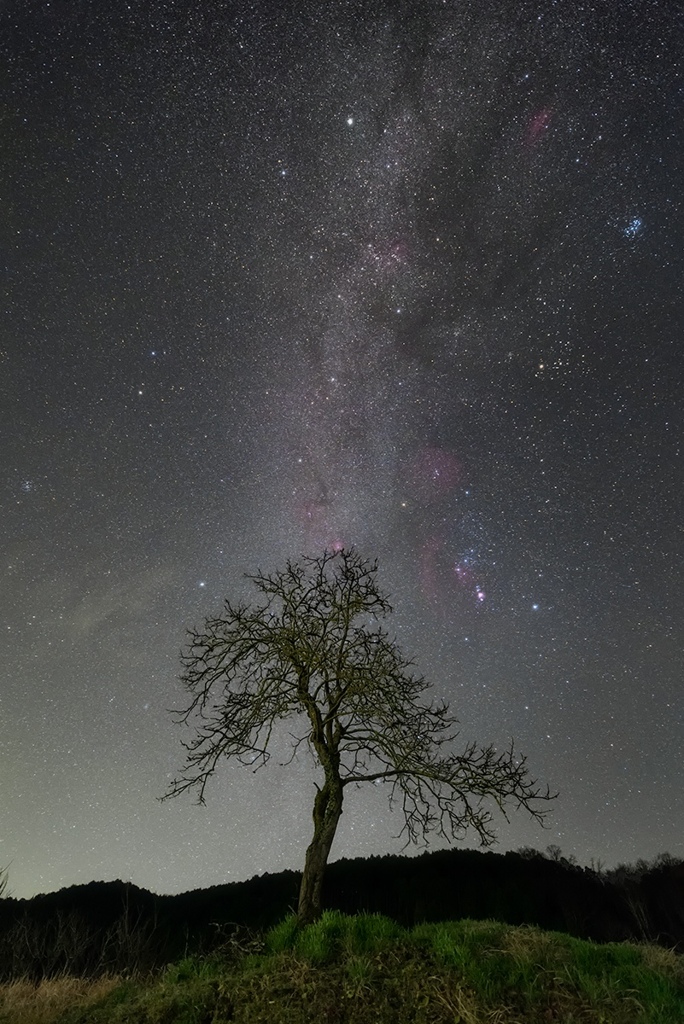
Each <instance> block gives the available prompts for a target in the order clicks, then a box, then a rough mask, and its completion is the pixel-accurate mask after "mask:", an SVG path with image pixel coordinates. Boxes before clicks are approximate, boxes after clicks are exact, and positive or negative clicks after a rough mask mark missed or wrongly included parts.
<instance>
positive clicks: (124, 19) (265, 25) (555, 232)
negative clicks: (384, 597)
mask: <svg viewBox="0 0 684 1024" xmlns="http://www.w3.org/2000/svg"><path fill="white" fill-rule="evenodd" d="M683 42H684V17H683V16H682V9H681V5H680V4H679V3H676V2H674V0H673V2H665V0H634V2H630V0H625V2H624V3H621V4H619V5H616V4H615V3H613V2H608V0H605V2H590V0H587V2H581V0H580V2H577V3H560V2H556V0H516V2H512V0H510V2H509V0H415V2H409V0H392V2H382V0H377V2H361V0H328V2H325V3H322V2H321V3H315V2H312V3H310V4H308V5H304V4H301V3H300V2H294V0H283V2H279V3H278V4H274V3H272V2H271V0H252V2H247V0H234V2H226V0H204V2H202V3H199V4H198V3H196V2H189V0H111V2H110V3H108V4H102V3H100V2H99V0H50V2H47V0H3V2H2V3H0V202H1V204H2V217H1V218H0V283H1V288H2V297H1V299H0V574H1V580H2V583H1V586H0V637H1V641H0V642H1V648H0V866H2V865H7V864H9V865H10V869H9V876H10V888H11V890H12V891H13V893H14V895H16V896H31V895H32V894H34V893H36V892H42V891H47V890H51V889H57V888H60V887H62V886H65V885H70V884H73V883H77V882H88V881H90V880H92V879H113V878H122V879H130V880H132V881H133V882H135V883H136V884H138V885H141V886H145V887H147V888H149V889H153V890H155V891H157V892H178V891H182V890H187V889H191V888H197V887H203V886H208V885H212V884H217V883H221V882H224V881H237V880H240V879H244V878H248V877H251V876H252V875H254V874H256V873H260V872H264V871H269V872H273V871H279V870H282V869H284V868H298V867H301V865H302V863H303V856H304V851H305V848H306V845H307V843H308V841H309V838H310V835H311V830H312V825H311V818H310V815H311V808H312V802H313V794H314V787H313V780H314V779H315V778H316V775H315V772H314V770H313V768H312V766H311V764H310V763H309V762H308V761H307V760H306V759H302V760H301V761H298V762H297V763H293V764H292V765H290V766H289V767H287V768H285V767H282V765H281V763H280V762H282V761H284V760H286V758H287V756H288V753H289V746H288V742H289V741H288V737H287V734H286V733H280V734H279V735H278V736H277V738H276V747H275V754H276V755H277V756H274V757H273V759H272V761H271V762H270V764H269V765H268V766H267V767H266V768H264V769H262V770H261V771H260V772H258V773H257V774H254V773H253V772H252V771H250V769H249V768H243V767H240V766H238V765H230V764H226V765H225V766H224V767H223V768H222V770H221V771H220V773H219V775H218V776H217V778H216V779H215V780H214V784H213V786H211V787H210V788H209V789H208V791H207V806H206V807H197V806H196V805H195V804H194V803H193V799H192V796H191V795H186V796H185V797H181V798H179V799H177V800H173V801H170V802H167V803H164V804H160V803H159V802H158V801H157V799H156V798H157V797H159V796H161V795H162V794H163V793H164V791H165V789H166V788H167V786H168V784H169V781H170V778H171V777H172V776H173V774H175V772H176V771H177V769H178V768H179V767H180V765H181V763H182V759H183V751H182V748H181V745H180V740H181V738H182V736H183V734H182V731H181V730H180V729H179V728H178V727H177V726H175V725H174V724H173V721H172V719H171V717H170V716H169V715H168V713H167V709H168V708H170V707H174V706H179V705H180V703H181V702H182V700H183V692H182V689H181V687H180V684H179V681H178V675H179V671H180V665H179V657H178V655H179V650H180V648H181V647H182V645H183V644H184V642H185V631H186V629H187V628H188V627H191V626H193V625H199V624H201V622H202V620H203V618H204V617H205V616H206V615H209V614H212V613H214V612H216V611H218V610H219V609H220V607H221V604H222V601H223V599H224V598H225V597H228V596H230V597H231V598H233V599H238V598H241V597H242V598H249V596H250V593H251V592H250V589H249V584H248V583H247V582H246V581H245V580H244V574H245V573H248V572H256V571H257V570H259V569H263V570H271V569H274V568H276V567H279V566H282V565H283V564H284V562H285V560H286V559H288V558H295V559H296V558H297V557H298V555H300V554H302V553H312V554H317V553H320V552H321V551H322V550H323V548H325V547H328V548H331V547H334V546H340V545H345V546H349V545H355V546H356V547H357V548H358V550H359V551H360V552H361V553H362V554H364V555H365V556H367V557H369V558H377V559H378V561H379V566H380V583H381V585H382V586H383V588H384V589H385V590H386V591H387V592H389V594H390V595H391V598H392V603H393V606H394V609H395V610H394V615H393V617H392V620H391V622H390V623H389V627H390V630H391V632H392V633H396V636H397V640H398V642H399V644H400V646H401V648H402V650H403V651H404V652H405V653H407V654H409V655H410V656H411V657H412V658H413V659H414V660H415V662H416V665H417V670H418V671H419V672H421V673H423V674H424V675H425V676H426V677H427V678H428V679H430V680H431V681H432V682H433V683H434V693H435V696H436V697H445V698H447V699H448V700H449V701H450V702H451V705H452V709H453V711H454V712H455V713H456V714H457V715H458V717H459V719H460V721H461V729H462V738H463V740H464V741H465V740H467V739H472V738H475V739H478V740H479V741H480V742H484V743H488V742H490V741H491V742H494V743H496V744H497V745H502V746H503V745H506V744H507V743H508V742H509V740H510V738H511V737H513V738H514V739H515V741H516V744H517V745H518V747H519V748H520V749H521V750H522V751H523V752H525V753H526V754H527V755H528V758H529V762H530V766H531V768H532V770H533V772H534V774H535V775H537V776H538V777H539V778H540V779H542V780H543V781H544V782H546V781H548V782H549V783H550V785H551V787H552V788H553V789H557V790H558V791H559V793H560V796H559V797H558V800H557V801H556V802H555V804H554V808H553V814H552V818H551V819H550V821H549V828H548V829H547V830H541V829H540V828H538V827H537V826H536V825H533V823H532V822H531V821H530V819H529V818H528V817H526V816H524V815H522V814H514V815H513V816H512V818H511V822H510V824H508V825H507V824H506V822H505V821H503V820H501V822H500V826H501V827H500V829H499V836H500V846H499V849H501V850H506V849H515V848H517V847H519V846H522V845H526V846H536V847H538V848H544V847H545V846H546V845H547V844H549V843H554V844H557V845H559V846H560V847H561V849H562V850H563V852H564V853H565V854H573V855H574V856H576V857H577V858H578V860H579V861H580V863H583V864H586V863H589V862H590V860H591V859H592V858H593V859H594V860H597V859H600V860H601V861H603V862H604V863H605V864H607V865H608V866H611V865H613V864H615V863H617V862H619V861H623V862H624V861H634V860H636V859H637V858H639V857H646V858H650V857H652V856H654V855H655V854H657V853H658V852H661V851H665V850H668V851H669V852H671V853H672V854H674V855H679V856H682V855H684V846H683V845H682V842H683V840H682V820H683V817H684V767H683V766H684V749H683V746H684V743H683V737H684V730H683V728H682V724H683V723H682V719H683V713H684V688H683V687H682V666H683V663H684V658H683V647H684V575H683V572H682V556H683V554H684V536H683V532H682V507H683V501H682V491H683V483H684V474H683V467H682V436H683V432H684V415H683V413H684V399H683V395H684V391H683V385H684V356H683V353H684V338H683V336H682V325H683V323H684V316H683V314H684V309H683V306H684V301H683V297H684V291H683V289H682V281H683V276H682V274H683V271H684V259H683V255H682V254H683V251H684V247H683V242H684V238H683V234H684V232H683V225H684V219H683V216H682V214H683V211H682V181H683V180H684V162H683V159H682V157H683V155H684V147H683V141H682V140H683V139H684V132H683V128H684V124H683V120H684V119H683V117H682V114H683V111H684V75H683V74H682V56H681V55H682V43H683ZM400 827H401V822H400V821H399V819H398V818H397V817H393V816H392V815H390V814H389V812H388V811H387V808H386V797H385V794H384V791H383V792H382V793H380V792H379V791H378V788H377V787H367V788H366V789H360V790H358V791H354V792H352V793H349V794H348V796H347V802H346V805H345V812H344V815H343V817H342V819H341V822H340V826H339V829H338V835H337V838H336V841H335V845H334V847H333V854H332V859H337V858H339V857H342V856H346V857H354V856H369V855H371V854H383V853H389V852H394V853H396V852H399V851H400V850H401V846H402V843H401V841H399V840H397V839H396V838H394V837H395V836H396V835H397V833H398V832H399V830H400ZM465 842H466V845H468V844H470V845H475V840H474V838H473V837H471V839H470V841H469V840H468V839H466V841H465ZM437 845H438V844H433V848H435V847H436V846H437Z"/></svg>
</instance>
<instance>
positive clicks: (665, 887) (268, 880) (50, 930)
mask: <svg viewBox="0 0 684 1024" xmlns="http://www.w3.org/2000/svg"><path fill="white" fill-rule="evenodd" d="M300 879H301V874H300V873H299V872H296V871H283V872H281V873H279V874H275V875H268V874H266V875H261V876H258V877H255V878H252V879H250V880H249V881H246V882H233V883H228V884H226V885H220V886H213V887H211V888H209V889H196V890H194V891H191V892H187V893H182V894H180V895H178V896H158V895H155V894H153V893H150V892H147V891H146V890H144V889H139V888H138V887H137V886H135V885H133V884H131V883H124V882H120V881H117V882H90V883H89V884H88V885H77V886H71V887H70V888H67V889H61V890H60V891H59V892H53V893H47V894H45V895H40V896H34V897H33V899H30V900H17V899H13V898H11V897H5V898H2V899H0V980H7V979H9V978H12V977H18V976H29V977H32V978H41V977H48V976H53V975H55V974H59V973H62V972H65V971H66V972H68V973H70V974H77V975H93V974H97V973H101V972H103V971H116V972H120V973H126V972H134V971H146V970H150V969H153V968H156V967H160V966H163V965H165V964H167V963H170V962H173V961H174V960H177V959H179V958H181V957H183V956H185V955H187V954H189V953H195V952H203V951H208V950H210V949H215V948H217V947H219V946H222V947H224V948H225V949H226V950H229V949H230V947H231V944H233V945H235V944H237V943H239V944H243V945H244V943H245V942H249V941H257V937H258V935H259V933H260V932H261V931H263V930H264V929H266V928H268V927H270V926H271V925H273V924H275V923H277V922H278V921H279V920H281V919H282V918H283V917H284V916H285V915H286V914H288V913H291V912H292V911H293V910H294V909H295V908H296V906H297V894H298V889H299V882H300ZM324 905H325V906H326V907H329V908H334V909H338V910H342V911H344V912H346V913H354V912H356V911H360V910H367V911H371V912H378V913H382V914H386V915H388V916H390V917H393V918H394V919H395V920H397V921H398V922H399V923H400V924H402V925H407V926H410V925H413V924H415V923H417V922H419V921H440V920H449V919H458V918H463V917H470V918H480V919H483V918H494V919H497V920H500V921H505V922H507V923H509V924H515V925H519V924H535V925H538V926H540V927H542V928H545V929H549V930H555V931H563V932H568V933H569V934H571V935H575V936H578V937H580V938H587V939H593V940H595V941H597V942H614V941H618V942H619V941H623V940H627V939H636V940H648V941H651V942H657V943H660V944H662V945H664V946H667V947H669V948H675V949H677V950H679V951H682V952H684V861H682V860H676V859H674V858H673V857H670V856H669V855H667V854H662V855H660V856H659V857H657V858H656V860H655V861H653V862H652V863H650V864H649V863H646V862H643V861H640V862H638V863H637V864H636V865H633V866H620V867H618V868H615V869H613V870H611V871H604V870H602V869H601V868H600V866H598V867H592V868H582V867H580V866H578V865H577V864H576V863H574V862H573V861H572V859H566V858H564V857H563V856H562V854H561V852H560V850H558V849H557V848H556V847H549V848H548V850H547V853H545V854H544V853H539V852H537V851H535V850H527V849H526V850H520V851H518V852H516V853H506V854H498V853H491V852H486V853H483V852H480V851H477V850H453V849H452V850H442V851H438V852H434V853H425V854H423V855H422V856H419V857H402V856H392V855H388V856H385V857H370V858H368V859H362V858H358V859H355V860H340V861H336V862H335V863H333V864H330V865H329V867H328V870H327V873H326V880H325V890H324Z"/></svg>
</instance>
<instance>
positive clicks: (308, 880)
mask: <svg viewBox="0 0 684 1024" xmlns="http://www.w3.org/2000/svg"><path fill="white" fill-rule="evenodd" d="M341 814H342V786H341V785H340V781H339V779H326V781H325V784H324V786H323V788H322V789H319V791H318V792H317V793H316V800H315V803H314V813H313V819H314V834H313V839H312V840H311V842H310V844H309V848H308V850H307V851H306V860H305V862H304V874H303V875H302V884H301V886H300V889H299V906H298V907H297V918H298V920H299V923H300V924H312V922H313V921H317V920H318V918H319V917H320V916H321V912H322V906H321V897H322V893H323V875H324V874H325V868H326V865H327V863H328V855H329V853H330V847H331V846H332V843H333V839H334V838H335V832H336V830H337V823H338V821H339V820H340V815H341Z"/></svg>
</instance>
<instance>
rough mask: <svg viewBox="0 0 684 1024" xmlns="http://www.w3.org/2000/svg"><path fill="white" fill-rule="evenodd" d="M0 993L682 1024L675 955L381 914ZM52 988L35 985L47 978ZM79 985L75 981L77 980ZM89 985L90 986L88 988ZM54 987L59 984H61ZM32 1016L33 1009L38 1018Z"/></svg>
mask: <svg viewBox="0 0 684 1024" xmlns="http://www.w3.org/2000/svg"><path fill="white" fill-rule="evenodd" d="M68 982H70V983H71V984H72V985H75V986H76V987H75V988H73V989H72V991H71V995H70V997H69V1005H68V1006H67V1005H65V1003H64V1000H62V1001H61V1002H60V1001H59V1000H58V1001H55V1000H54V999H53V1001H52V1002H50V1000H49V997H48V993H47V989H46V991H45V993H44V994H43V996H44V997H43V996H42V995H41V992H40V989H41V986H29V988H31V989H32V990H33V998H32V999H30V998H28V996H29V993H28V992H25V993H24V995H25V998H24V1001H23V1003H21V1005H20V1003H19V1002H18V1001H17V992H16V991H15V992H14V994H13V993H12V989H13V987H14V986H16V985H17V984H21V983H13V985H7V986H4V988H2V989H1V990H0V1024H224V1022H225V1024H228V1022H231V1024H261V1022H263V1024H305V1022H311V1024H314V1022H315V1024H323V1022H328V1024H442V1022H443V1024H549V1022H564V1024H580V1022H581V1024H612V1022H615V1024H632V1022H634V1024H682V1022H683V1021H684V960H683V959H682V958H681V957H677V956H676V955H675V954H674V953H671V952H669V951H668V950H665V949H662V948H660V947H657V946H649V945H646V944H633V943H623V944H611V945H596V944H594V943H591V942H585V941H582V940H580V939H574V938H572V937H570V936H568V935H564V934H560V933H556V932H544V931H541V930H540V929H538V928H530V927H522V928H514V927H512V926H510V925H505V924H500V923H498V922H495V921H450V922H446V923H440V924H422V925H418V926H416V927H415V928H413V929H410V930H407V929H403V928H401V927H400V926H399V925H397V924H396V923H395V922H393V921H391V920H389V919H388V918H386V917H382V916H379V915H370V914H359V915H355V916H351V917H348V916H345V915H343V914H340V913H338V912H326V913H325V914H324V915H323V917H322V918H321V920H320V921H318V922H317V923H316V924H314V925H311V926H309V927H307V928H304V929H299V928H298V927H297V921H296V918H295V917H294V916H292V917H288V918H286V919H285V920H284V921H282V922H281V923H280V924H279V925H277V926H276V927H275V928H273V929H272V930H271V931H270V932H268V933H267V934H266V935H265V936H263V937H262V938H261V939H259V940H256V941H254V942H252V943H251V944H249V945H248V946H242V947H237V946H236V945H232V946H227V947H225V948H224V949H222V950H220V951H218V952H216V953H214V954H212V955H211V956H209V957H203V958H199V957H190V958H188V959H186V960H183V961H182V962H180V963H177V964H173V965H171V966H169V967H168V968H167V969H166V970H165V971H164V972H162V973H161V974H157V975H156V976H154V977H147V978H133V979H128V980H120V979H118V980H117V979H114V978H110V979H99V980H98V981H96V982H92V983H87V982H76V981H75V979H61V980H60V979H56V980H55V982H54V984H55V985H58V984H60V983H61V984H63V985H67V983H68ZM50 984H53V983H52V982H43V983H42V985H43V986H45V985H48V986H49V985H50ZM79 985H80V988H78V986H79ZM98 986H99V987H98ZM65 991H66V990H65ZM41 1014H42V1015H41Z"/></svg>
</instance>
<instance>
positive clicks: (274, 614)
mask: <svg viewBox="0 0 684 1024" xmlns="http://www.w3.org/2000/svg"><path fill="white" fill-rule="evenodd" d="M376 577H377V562H373V563H371V562H368V561H366V560H364V559H363V558H361V556H360V555H359V554H358V553H357V552H356V551H355V550H354V549H350V550H344V551H339V552H327V551H326V552H324V554H323V555H322V556H321V557H318V558H303V559H302V560H301V561H300V562H299V563H292V562H288V564H287V566H286V568H285V569H284V570H281V571H278V572H276V573H274V574H272V575H268V576H267V575H263V574H261V573H259V574H257V575H255V576H248V577H247V578H248V579H250V580H251V581H252V582H253V584H254V585H255V587H256V589H257V591H258V592H259V595H260V598H261V601H260V603H259V604H257V605H255V606H250V605H245V604H239V605H232V604H231V603H230V602H226V603H225V607H224V610H223V613H222V614H221V615H220V616H219V617H218V618H209V619H207V620H206V622H205V624H204V627H203V629H202V630H200V631H194V630H191V631H190V642H189V645H188V647H187V649H186V650H185V651H184V653H183V655H182V665H183V674H182V676H181V680H182V682H183V684H184V686H185V688H186V689H187V691H188V692H189V694H190V697H191V699H190V704H189V705H188V706H187V707H186V708H184V709H183V710H176V711H174V712H172V713H173V714H174V715H176V716H177V719H178V721H179V722H180V723H185V724H186V725H189V726H192V727H193V728H194V730H195V735H194V737H193V738H192V739H191V740H190V742H188V743H184V744H183V745H184V746H185V748H186V751H187V753H186V758H185V764H184V766H183V769H182V771H181V772H180V774H179V775H178V776H177V777H176V778H175V779H174V780H173V781H172V782H171V784H170V787H169V789H168V791H167V793H166V794H165V796H164V797H163V798H162V799H169V798H170V797H175V796H178V795H179V794H180V793H183V792H184V791H185V790H189V789H195V790H196V791H197V793H198V799H199V802H200V803H204V792H205V787H206V785H207V782H208V781H209V779H210V778H211V777H212V776H213V775H214V773H215V771H216V769H217V767H218V764H219V762H220V761H221V759H222V758H224V757H226V758H236V759H237V760H238V761H239V762H240V763H242V764H248V765H250V766H251V767H252V769H253V770H257V769H258V768H259V767H261V766H262V765H263V764H265V762H266V761H267V760H268V759H269V757H270V753H269V749H268V748H269V742H270V741H271V737H272V732H273V727H274V725H275V723H276V722H278V721H279V720H284V719H299V721H300V723H303V728H302V730H300V733H299V734H298V735H293V752H292V758H294V756H295V754H296V753H297V751H298V749H299V748H300V745H301V744H302V743H305V744H306V745H307V747H308V749H309V750H310V752H311V753H312V754H313V757H314V759H315V760H316V761H317V762H318V765H319V766H320V768H321V769H322V772H323V782H322V785H320V786H319V785H318V784H317V783H316V784H315V785H316V790H317V792H316V797H315V801H314V810H313V821H314V834H313V839H312V840H311V843H310V845H309V847H308V849H307V852H306V861H305V865H304V873H303V877H302V883H301V889H300V894H299V906H298V918H299V920H300V922H301V923H308V922H310V921H313V920H315V919H316V918H317V917H318V916H319V915H320V913H321V895H322V884H323V875H324V872H325V868H326V865H327V861H328V855H329V853H330V848H331V846H332V842H333V839H334V837H335V832H336V829H337V824H338V822H339V819H340V815H341V813H342V803H343V796H344V790H345V787H347V786H350V785H352V784H360V783H363V782H375V783H378V784H379V783H381V782H384V783H390V784H391V790H390V793H389V805H390V809H392V808H393V807H394V806H395V805H396V804H397V803H398V804H399V805H400V806H401V810H402V812H403V821H404V824H403V828H402V829H401V831H400V833H399V835H400V836H401V835H405V836H406V842H407V845H408V843H410V842H418V841H419V840H420V839H423V838H425V837H426V836H427V834H428V833H429V832H433V831H434V832H436V833H437V834H439V835H441V836H443V837H445V838H449V839H455V838H457V837H459V836H462V835H463V833H464V832H465V831H466V830H467V829H468V828H472V829H474V830H475V832H476V833H477V835H478V836H479V839H480V841H481V843H482V845H485V846H487V845H490V844H491V843H493V842H494V839H495V836H494V832H493V829H492V813H491V810H490V808H489V806H488V804H490V803H493V804H494V805H496V806H498V808H499V809H500V810H501V811H502V812H503V813H504V815H505V814H506V806H507V805H508V804H509V803H512V804H513V805H517V806H519V807H523V808H525V810H526V811H528V812H529V813H530V814H531V815H532V817H533V818H534V819H536V820H537V821H539V822H541V821H542V819H543V818H544V816H545V813H546V812H544V811H542V810H541V809H540V807H539V802H540V801H548V800H550V799H552V795H551V794H550V793H549V790H548V788H547V789H546V790H543V789H541V788H540V787H539V786H538V784H537V782H536V781H535V780H534V779H533V778H531V777H530V775H529V772H528V769H527V767H526V763H525V758H524V757H518V756H517V755H516V754H515V752H514V749H513V746H511V747H510V748H509V749H507V750H506V751H504V752H503V753H498V752H497V751H495V749H494V747H492V746H488V747H479V746H477V745H476V744H475V743H470V744H468V745H467V746H466V747H465V749H464V750H463V752H462V753H453V752H447V748H448V747H449V746H450V745H451V743H452V741H453V740H454V739H455V737H456V736H457V735H458V733H456V732H454V726H455V725H456V724H457V720H456V719H455V718H453V717H451V716H450V715H449V709H448V705H447V704H445V703H440V704H436V703H435V702H433V701H430V702H428V703H424V702H421V699H420V698H421V696H422V695H423V693H424V692H425V691H426V690H427V689H429V684H428V683H426V682H425V680H424V679H423V678H422V677H416V676H414V675H412V674H411V671H410V669H411V668H412V667H413V666H412V662H410V661H408V660H407V659H406V658H404V657H403V656H402V654H401V653H400V652H399V650H398V648H397V645H396V642H395V641H394V640H392V639H391V638H390V637H389V635H388V634H387V632H385V630H384V629H383V628H382V627H381V625H380V620H381V619H383V618H384V617H385V616H386V615H387V614H388V613H389V612H391V610H392V609H391V606H390V604H389V601H388V599H387V597H386V596H385V595H384V594H383V593H382V592H381V591H380V589H379V588H378V584H377V581H376ZM292 758H290V761H291V760H292ZM290 761H288V762H287V763H288V764H289V763H290Z"/></svg>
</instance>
